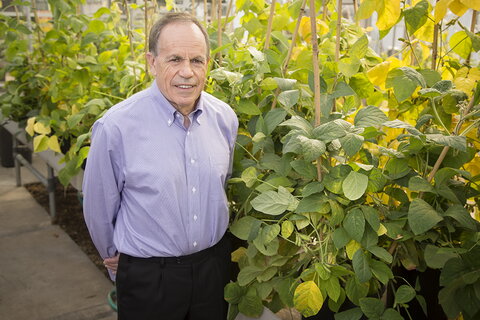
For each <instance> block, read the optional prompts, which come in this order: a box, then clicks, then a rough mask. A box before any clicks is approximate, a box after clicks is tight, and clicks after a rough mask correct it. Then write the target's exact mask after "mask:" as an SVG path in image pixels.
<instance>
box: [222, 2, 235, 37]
mask: <svg viewBox="0 0 480 320" xmlns="http://www.w3.org/2000/svg"><path fill="white" fill-rule="evenodd" d="M232 5H233V0H230V1H228V9H227V15H226V16H225V23H224V24H223V30H226V29H227V24H228V18H229V17H230V11H231V10H232Z"/></svg>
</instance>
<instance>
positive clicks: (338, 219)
mask: <svg viewBox="0 0 480 320" xmlns="http://www.w3.org/2000/svg"><path fill="white" fill-rule="evenodd" d="M328 202H329V203H330V209H331V211H332V216H331V217H330V220H329V223H330V225H331V226H338V225H340V224H341V223H342V221H343V218H345V212H344V211H343V207H342V206H341V205H340V204H339V203H338V202H337V201H335V200H332V199H329V200H328Z"/></svg>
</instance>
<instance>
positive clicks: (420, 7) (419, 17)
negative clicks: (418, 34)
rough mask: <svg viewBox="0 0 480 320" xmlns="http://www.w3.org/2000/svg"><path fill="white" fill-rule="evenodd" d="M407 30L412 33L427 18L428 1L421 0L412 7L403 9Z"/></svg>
mask: <svg viewBox="0 0 480 320" xmlns="http://www.w3.org/2000/svg"><path fill="white" fill-rule="evenodd" d="M403 14H404V16H405V22H406V24H407V30H408V33H409V34H413V33H414V32H415V31H417V30H418V29H419V28H420V27H422V26H423V25H424V24H425V22H427V18H428V1H426V0H422V1H420V2H418V3H417V4H416V5H415V6H414V7H411V8H408V9H405V10H404V11H403Z"/></svg>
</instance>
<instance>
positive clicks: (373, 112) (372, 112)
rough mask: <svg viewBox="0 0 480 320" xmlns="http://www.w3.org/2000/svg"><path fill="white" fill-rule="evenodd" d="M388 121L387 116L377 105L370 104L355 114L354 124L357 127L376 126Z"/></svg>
mask: <svg viewBox="0 0 480 320" xmlns="http://www.w3.org/2000/svg"><path fill="white" fill-rule="evenodd" d="M385 121H388V118H387V116H386V115H385V113H383V111H382V110H380V109H379V108H378V107H375V106H368V107H365V108H362V109H360V110H359V111H358V112H357V114H356V115H355V119H354V124H355V126H356V127H360V128H367V127H376V126H379V125H381V124H382V123H384V122H385Z"/></svg>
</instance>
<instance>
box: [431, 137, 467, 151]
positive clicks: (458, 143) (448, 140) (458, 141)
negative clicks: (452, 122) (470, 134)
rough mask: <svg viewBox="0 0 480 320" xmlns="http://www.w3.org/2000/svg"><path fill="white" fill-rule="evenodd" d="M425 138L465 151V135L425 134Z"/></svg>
mask: <svg viewBox="0 0 480 320" xmlns="http://www.w3.org/2000/svg"><path fill="white" fill-rule="evenodd" d="M425 136H426V137H427V140H430V141H433V142H435V143H438V144H441V145H443V146H447V147H451V148H454V149H457V150H460V151H463V152H465V151H467V137H465V136H445V135H443V134H427V135H425Z"/></svg>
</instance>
